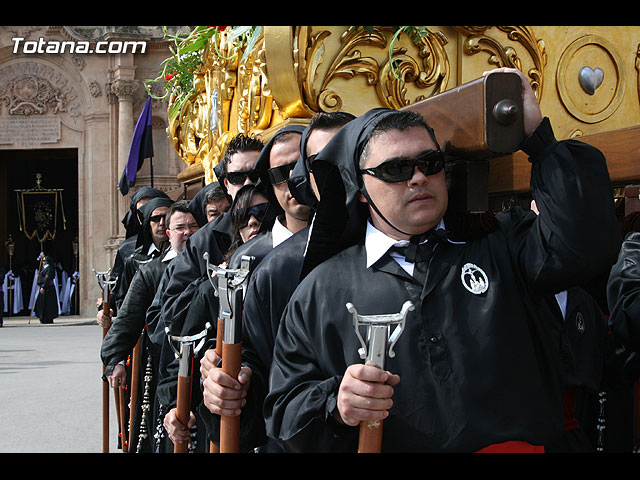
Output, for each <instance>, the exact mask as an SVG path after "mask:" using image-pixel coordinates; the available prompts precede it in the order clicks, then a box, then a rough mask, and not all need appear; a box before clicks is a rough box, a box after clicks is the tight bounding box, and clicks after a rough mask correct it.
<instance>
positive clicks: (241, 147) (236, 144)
mask: <svg viewBox="0 0 640 480" xmlns="http://www.w3.org/2000/svg"><path fill="white" fill-rule="evenodd" d="M263 147H264V144H263V143H262V141H260V140H259V139H258V138H256V137H254V136H251V135H245V134H244V133H239V134H238V135H236V136H235V137H233V138H232V139H231V141H230V142H229V144H228V145H227V150H226V151H225V153H224V158H223V159H222V161H223V165H224V173H225V174H226V173H227V165H228V164H229V162H230V161H231V156H232V155H235V154H236V153H239V152H260V151H261V150H262V148H263Z"/></svg>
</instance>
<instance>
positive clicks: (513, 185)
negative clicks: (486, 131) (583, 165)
mask: <svg viewBox="0 0 640 480" xmlns="http://www.w3.org/2000/svg"><path fill="white" fill-rule="evenodd" d="M552 123H553V121H552ZM575 140H578V141H580V142H584V143H588V144H589V145H592V146H594V147H596V148H597V149H598V150H600V151H601V152H602V153H603V154H604V156H605V158H606V160H607V169H608V170H609V176H610V177H611V183H613V184H625V183H638V181H640V167H639V166H638V165H639V164H640V126H633V127H627V128H621V129H619V130H611V131H609V132H601V133H594V134H591V135H583V136H579V137H575ZM530 179H531V164H530V163H529V159H528V157H527V155H526V154H525V153H524V152H522V151H520V152H516V153H514V154H512V155H506V156H503V157H498V158H495V159H493V160H492V161H491V168H490V172H489V193H494V194H496V193H503V192H504V193H511V192H527V191H529V188H530Z"/></svg>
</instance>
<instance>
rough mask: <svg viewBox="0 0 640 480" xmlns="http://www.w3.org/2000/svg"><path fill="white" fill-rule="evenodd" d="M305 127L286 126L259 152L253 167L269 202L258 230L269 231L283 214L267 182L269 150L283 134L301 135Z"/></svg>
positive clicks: (269, 182)
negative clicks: (293, 133)
mask: <svg viewBox="0 0 640 480" xmlns="http://www.w3.org/2000/svg"><path fill="white" fill-rule="evenodd" d="M304 129H305V127H304V125H287V126H286V127H283V128H281V129H280V130H278V131H277V132H276V133H275V134H274V135H273V137H271V139H270V140H269V141H268V142H267V143H266V144H265V146H264V148H263V149H262V150H261V151H260V155H258V160H257V161H256V166H255V167H254V168H255V169H256V170H257V171H258V173H259V174H260V180H259V183H260V184H261V190H262V192H263V193H264V194H265V195H266V197H267V199H268V200H269V212H268V213H267V215H265V218H264V220H263V222H262V225H261V226H260V230H261V231H264V230H270V229H271V228H272V227H273V222H274V221H275V219H276V218H277V217H278V216H279V215H281V214H283V213H284V210H283V209H282V207H281V206H280V204H279V203H278V199H277V198H276V196H275V193H274V192H273V185H271V180H269V173H268V171H269V168H271V167H270V165H271V164H270V158H269V157H270V155H271V148H272V147H273V143H274V142H275V140H276V138H278V137H279V136H280V135H283V134H285V133H290V132H295V133H299V134H301V135H302V133H303V131H304Z"/></svg>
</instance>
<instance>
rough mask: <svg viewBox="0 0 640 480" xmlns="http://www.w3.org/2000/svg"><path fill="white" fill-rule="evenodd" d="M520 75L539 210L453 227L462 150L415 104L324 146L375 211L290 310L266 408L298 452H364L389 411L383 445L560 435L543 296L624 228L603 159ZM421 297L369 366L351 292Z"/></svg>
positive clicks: (387, 299)
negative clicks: (471, 227)
mask: <svg viewBox="0 0 640 480" xmlns="http://www.w3.org/2000/svg"><path fill="white" fill-rule="evenodd" d="M516 73H518V74H520V72H518V71H516ZM521 77H522V79H523V88H524V98H523V104H524V118H525V122H524V132H525V135H526V137H525V138H526V140H525V141H524V142H523V144H522V146H521V148H522V150H523V151H525V152H526V153H528V154H529V159H530V161H531V163H532V173H531V186H532V191H533V192H534V193H535V198H536V201H537V204H538V208H539V209H540V212H541V215H540V217H537V216H536V215H535V214H534V213H533V212H531V211H530V210H528V209H527V210H523V209H520V208H518V207H515V208H512V209H510V210H509V211H508V212H501V213H498V214H496V215H495V224H494V226H493V228H492V229H491V230H490V231H487V232H486V234H485V235H484V236H480V237H478V238H475V239H473V240H468V241H466V240H464V239H458V240H457V241H456V240H454V239H455V238H457V237H456V233H457V232H455V231H454V232H451V236H448V235H447V231H446V230H445V228H451V225H447V223H446V222H447V220H446V219H447V215H446V214H447V209H448V192H447V190H448V186H447V179H446V175H445V171H446V170H447V169H446V165H445V164H446V163H447V162H448V160H447V161H445V158H444V156H443V155H442V153H441V152H440V149H439V146H438V144H437V141H436V138H435V135H434V134H433V131H432V130H431V129H430V128H429V127H428V126H427V125H426V124H425V123H424V120H423V119H422V118H421V117H420V116H419V115H415V116H414V115H413V114H412V113H410V112H397V111H391V110H386V109H375V110H373V111H370V112H367V113H366V114H365V115H363V116H361V117H359V118H358V119H356V120H354V121H352V122H350V123H349V124H347V125H346V126H345V127H343V128H342V129H341V130H340V131H339V132H338V134H336V136H335V137H334V138H333V139H332V140H331V141H330V142H329V143H328V144H327V146H326V147H325V148H324V149H323V150H322V151H321V152H320V153H319V154H318V156H317V157H316V158H315V160H314V162H313V164H312V168H314V169H315V168H316V167H315V164H316V162H327V163H331V164H333V165H336V166H338V167H339V168H340V172H341V174H342V180H343V185H344V189H345V191H344V194H345V197H346V200H347V203H351V202H366V204H367V206H368V207H369V215H370V220H365V219H361V220H359V221H360V222H363V223H362V224H364V225H366V233H365V234H361V235H360V236H359V238H358V237H355V236H354V238H353V241H352V242H349V243H350V244H349V243H347V244H345V248H344V249H343V250H342V251H340V252H339V253H338V254H336V255H334V256H333V257H331V258H329V259H328V260H326V261H324V262H323V263H320V264H318V265H317V266H316V267H315V268H314V269H313V270H311V271H310V273H309V274H308V275H307V277H306V278H305V279H304V280H303V281H302V282H301V284H300V285H299V286H298V288H297V289H296V291H295V292H294V294H293V295H292V297H291V300H290V301H289V304H288V305H287V307H286V309H285V312H284V314H283V317H282V320H281V322H280V327H279V331H278V335H277V338H276V343H275V347H274V353H273V363H272V367H271V373H270V381H269V386H270V391H269V394H268V396H267V398H266V400H265V404H264V411H265V416H266V426H267V433H268V435H269V436H272V437H274V438H277V439H279V440H280V441H282V442H284V443H285V444H286V447H287V449H288V450H291V451H331V452H355V451H357V445H358V431H359V429H358V426H359V425H360V422H384V426H383V439H382V451H383V452H391V451H396V452H410V451H423V452H424V451H427V452H439V451H448V452H474V451H503V450H517V451H540V450H541V446H542V445H544V444H546V443H548V442H550V441H552V440H554V439H556V438H558V437H559V435H561V433H562V430H563V425H562V422H563V412H562V393H563V383H562V379H561V371H560V369H561V367H560V363H559V359H558V352H557V348H556V346H555V345H554V343H553V340H552V338H551V334H550V332H549V325H548V322H546V323H545V320H544V319H542V318H541V317H540V302H541V301H542V298H543V296H544V295H548V294H550V293H555V292H558V291H561V290H564V289H566V288H568V287H569V286H571V285H574V284H577V283H578V282H580V281H583V280H585V279H586V278H591V277H593V276H595V275H597V274H598V273H600V272H601V271H603V270H605V269H606V268H608V266H609V265H610V264H611V261H612V256H614V255H615V252H616V251H617V247H618V242H619V239H618V232H617V228H616V220H615V212H614V206H613V199H612V197H611V185H610V180H609V176H608V172H607V169H606V164H605V160H604V157H603V156H602V154H601V153H600V152H598V151H597V150H596V149H594V148H593V147H590V146H588V145H586V144H583V143H580V142H577V141H575V140H567V141H562V142H558V141H556V140H555V138H554V136H553V132H552V130H551V126H550V124H549V122H548V119H543V118H542V115H541V113H540V109H539V106H538V103H537V101H536V99H535V96H534V94H533V92H532V90H531V87H530V85H529V83H528V81H527V80H526V78H525V77H524V76H522V75H521ZM416 167H418V168H416ZM320 203H322V198H321V201H320ZM557 205H562V206H563V208H560V209H559V208H557V207H556V206H557ZM443 219H444V220H443ZM347 220H348V221H349V222H351V221H354V220H355V219H347ZM314 230H315V226H314ZM355 231H357V230H355ZM314 233H315V232H312V236H313V234H314ZM425 234H428V235H425ZM425 239H426V241H425ZM310 242H311V240H310ZM396 245H397V246H398V247H410V248H409V253H408V254H407V255H406V256H405V255H402V254H399V253H395V252H393V250H392V249H391V247H394V246H396ZM425 247H426V248H425ZM390 249H391V250H390ZM411 250H412V251H413V256H411V255H410V254H411ZM423 251H424V252H423ZM423 255H424V256H423ZM423 272H426V273H423ZM421 274H423V275H425V274H426V277H423V276H422V275H421ZM408 300H409V301H411V302H412V303H413V307H414V310H413V311H409V312H408V314H407V317H406V322H405V324H404V329H403V331H402V333H401V335H400V337H399V338H398V339H397V342H396V343H395V344H394V346H393V352H394V353H395V355H394V356H393V357H392V358H386V363H385V368H384V369H380V368H377V367H376V366H374V365H364V362H363V360H362V358H361V357H360V355H359V349H360V348H361V347H363V345H362V344H361V343H360V340H359V338H358V336H357V335H356V332H355V330H354V322H355V319H354V316H353V314H352V313H351V312H350V311H349V310H347V308H346V304H347V303H351V304H352V305H353V306H354V307H355V309H356V310H357V312H358V313H359V314H360V315H388V314H395V313H398V312H400V311H401V309H402V307H403V305H404V303H405V302H406V301H408ZM362 336H363V338H367V337H366V333H364V331H363V333H362Z"/></svg>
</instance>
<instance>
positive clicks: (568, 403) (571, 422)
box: [564, 388, 580, 430]
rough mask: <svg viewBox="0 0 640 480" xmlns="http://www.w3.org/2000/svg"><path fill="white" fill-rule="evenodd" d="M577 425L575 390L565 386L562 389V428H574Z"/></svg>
mask: <svg viewBox="0 0 640 480" xmlns="http://www.w3.org/2000/svg"><path fill="white" fill-rule="evenodd" d="M579 426H580V425H579V423H578V420H577V419H576V392H575V390H573V389H572V388H567V389H566V390H565V391H564V429H565V430H575V429H576V428H578V427H579Z"/></svg>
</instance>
